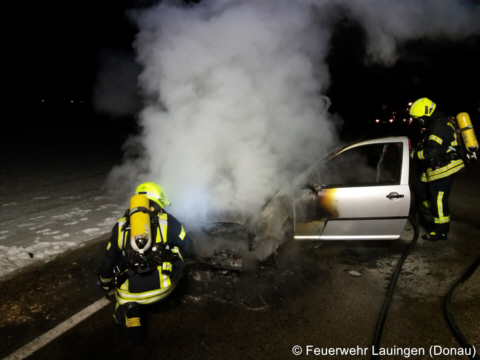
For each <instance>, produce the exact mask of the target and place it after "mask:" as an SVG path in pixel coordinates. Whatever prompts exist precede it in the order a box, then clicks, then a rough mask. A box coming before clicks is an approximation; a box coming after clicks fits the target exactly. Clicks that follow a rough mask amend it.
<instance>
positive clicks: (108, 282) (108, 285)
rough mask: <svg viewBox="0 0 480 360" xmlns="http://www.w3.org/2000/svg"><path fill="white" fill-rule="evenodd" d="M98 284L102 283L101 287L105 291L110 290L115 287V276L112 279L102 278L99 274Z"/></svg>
mask: <svg viewBox="0 0 480 360" xmlns="http://www.w3.org/2000/svg"><path fill="white" fill-rule="evenodd" d="M97 284H98V285H100V287H101V288H102V289H103V290H104V291H106V292H108V291H110V290H111V289H113V278H112V279H105V278H102V277H101V276H99V277H98V281H97Z"/></svg>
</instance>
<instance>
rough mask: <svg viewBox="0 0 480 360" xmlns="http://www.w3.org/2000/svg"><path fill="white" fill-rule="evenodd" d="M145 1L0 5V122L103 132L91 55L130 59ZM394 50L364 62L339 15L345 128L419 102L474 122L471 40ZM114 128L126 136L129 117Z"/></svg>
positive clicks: (335, 94) (475, 58)
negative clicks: (389, 57)
mask: <svg viewBox="0 0 480 360" xmlns="http://www.w3.org/2000/svg"><path fill="white" fill-rule="evenodd" d="M154 3H156V1H153V0H144V1H134V0H123V1H112V0H106V1H101V2H97V3H95V4H94V5H93V4H92V3H85V2H80V1H77V0H74V1H70V2H66V3H64V4H60V5H58V4H57V3H55V4H53V3H49V2H34V3H31V4H28V5H27V4H25V3H22V2H18V3H15V4H9V5H6V6H4V10H3V11H2V13H3V15H4V21H3V22H2V34H3V43H2V48H3V52H2V53H3V54H4V55H3V57H2V58H3V59H2V60H3V64H4V65H3V67H2V72H3V76H2V83H1V96H0V105H1V108H2V113H3V115H4V118H5V119H12V118H16V119H23V121H24V122H25V124H26V125H27V123H28V122H29V121H30V122H31V120H28V119H32V118H35V119H45V120H47V119H48V121H47V122H45V124H43V125H44V126H42V127H41V129H48V128H49V127H50V126H51V125H52V124H53V122H54V120H55V118H58V117H62V118H63V117H65V116H69V117H74V118H83V119H84V120H83V124H84V126H88V127H91V126H99V127H107V128H110V127H112V122H109V121H107V122H104V123H103V124H100V117H101V118H102V119H104V118H105V117H106V118H109V116H108V115H105V114H100V113H98V112H97V111H95V108H94V106H93V102H92V98H93V91H94V87H95V80H96V77H97V72H98V69H99V65H100V64H99V58H100V55H101V53H102V52H103V51H105V50H113V51H126V52H131V53H133V50H132V42H133V41H134V38H135V33H136V30H137V29H136V27H135V25H134V24H133V23H132V22H131V21H130V20H129V19H128V16H127V14H126V11H125V10H126V9H132V8H142V7H148V6H151V5H152V4H154ZM195 3H196V1H190V2H189V3H188V4H187V6H195ZM398 51H399V53H400V57H399V58H400V60H399V61H398V62H397V63H396V64H395V65H394V66H392V67H385V66H382V65H378V64H366V63H365V61H364V60H365V36H364V33H363V30H362V28H361V27H360V26H359V25H358V23H356V22H355V20H353V19H351V18H348V17H347V16H344V17H340V18H339V20H338V21H337V23H336V26H335V32H334V35H333V37H332V40H331V51H330V53H329V55H328V62H329V68H330V73H331V86H330V88H329V90H328V92H327V95H328V96H329V97H330V98H331V100H332V108H331V112H336V113H338V114H340V115H341V116H342V118H343V119H344V121H345V122H346V123H362V124H369V125H371V124H372V123H373V122H374V119H376V118H379V119H381V121H386V120H388V118H389V117H391V114H392V112H393V111H402V110H405V108H406V104H407V103H408V102H409V101H413V100H415V99H416V98H419V97H424V96H426V97H429V98H431V99H433V100H434V101H435V102H437V104H441V107H442V109H444V110H446V111H447V112H451V113H452V114H456V113H458V112H460V111H467V112H468V113H469V114H470V116H471V117H472V119H473V120H474V122H475V121H477V119H478V116H479V108H480V88H479V84H480V71H479V70H478V64H479V63H480V36H476V37H473V36H472V37H469V38H467V39H465V40H463V41H461V42H459V41H449V40H435V39H419V40H415V41H410V42H407V43H404V44H402V45H401V46H400V47H399V49H398ZM132 85H133V84H132ZM85 115H88V116H89V117H88V119H89V120H87V117H86V116H85ZM4 121H7V120H4ZM122 121H123V122H122V124H123V125H125V123H127V125H126V128H127V129H130V127H129V125H128V123H130V124H133V123H134V122H135V120H134V114H132V116H130V117H129V119H127V120H125V119H123V120H122ZM115 123H116V124H118V123H119V121H118V119H116V122H115ZM4 125H5V122H4ZM7 125H9V124H7ZM37 125H38V124H35V126H37ZM123 125H122V126H123ZM59 126H60V127H61V126H64V125H59ZM132 126H133V127H134V125H132ZM7 128H8V126H7ZM57 130H58V129H57ZM127 131H130V130H127Z"/></svg>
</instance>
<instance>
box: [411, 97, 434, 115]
mask: <svg viewBox="0 0 480 360" xmlns="http://www.w3.org/2000/svg"><path fill="white" fill-rule="evenodd" d="M436 106H437V105H436V104H435V103H434V102H433V101H432V100H430V99H427V98H421V99H418V100H417V101H415V102H414V103H413V104H412V106H411V107H410V111H409V113H410V116H411V117H413V118H419V117H422V116H430V115H432V113H433V111H434V110H435V107H436Z"/></svg>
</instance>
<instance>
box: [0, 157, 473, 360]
mask: <svg viewBox="0 0 480 360" xmlns="http://www.w3.org/2000/svg"><path fill="white" fill-rule="evenodd" d="M479 168H480V166H479V164H478V163H475V164H473V165H472V166H470V167H469V169H468V171H466V172H464V173H463V174H461V175H459V177H458V179H457V180H456V183H455V185H454V191H453V194H452V196H451V205H452V206H451V207H452V231H451V234H450V238H449V240H448V241H446V242H441V243H429V242H426V241H423V240H419V241H418V243H417V245H416V247H415V248H414V249H413V251H412V253H411V254H410V256H409V257H408V258H407V259H406V261H405V264H404V266H403V270H402V273H401V274H400V277H399V279H398V283H397V286H396V289H395V293H394V296H393V299H392V303H391V306H390V308H389V311H388V315H387V318H386V322H385V327H384V331H383V333H382V338H381V342H380V345H381V349H379V350H378V351H377V352H378V353H379V355H380V358H381V359H404V358H409V359H431V358H434V359H468V357H467V356H462V355H455V353H456V352H457V353H458V352H461V350H459V348H460V345H459V343H458V341H457V340H456V338H455V337H454V335H453V333H452V331H451V330H450V328H449V326H448V324H447V322H446V320H445V316H444V313H443V302H444V298H445V295H446V294H447V292H448V291H449V289H450V288H451V287H452V285H453V284H454V283H456V281H457V280H458V279H459V278H460V277H461V276H462V274H464V272H465V271H466V269H467V268H468V266H469V265H470V264H471V263H472V262H473V260H474V259H475V258H476V257H477V256H479V255H480V246H479V241H480V223H479V215H480V214H479V213H480V212H479V205H478V199H479V196H480V189H479V188H478V185H477V179H478V178H479V177H478V176H479V175H480V171H479ZM412 238H413V230H412V226H410V225H409V224H407V226H406V228H405V234H404V236H402V239H401V240H398V241H388V242H386V241H370V242H368V241H359V242H291V243H288V244H286V245H285V246H284V247H283V248H282V249H281V251H280V257H279V259H280V260H279V264H278V266H274V265H273V263H266V264H257V266H255V267H253V268H252V269H250V270H249V271H246V272H242V273H238V272H234V271H222V270H216V269H211V268H207V267H204V266H202V265H200V264H198V263H194V262H192V263H191V264H190V265H189V267H188V272H187V276H186V278H185V280H184V282H183V284H182V286H181V287H180V288H179V289H178V291H177V293H176V294H175V296H173V297H172V298H171V299H170V300H169V301H166V302H164V303H163V304H162V305H161V306H160V307H158V308H156V309H154V310H153V311H152V312H151V314H150V316H149V321H148V324H147V328H148V333H147V340H146V342H145V344H144V345H143V346H141V347H132V346H130V345H129V344H128V343H127V342H126V341H125V333H124V329H122V328H121V327H119V326H118V325H117V324H116V323H115V321H114V320H113V318H112V310H113V307H114V303H113V302H111V301H110V302H105V304H106V305H105V306H101V307H100V309H99V310H98V311H96V312H94V313H93V314H92V315H91V316H89V317H87V318H86V319H85V320H83V321H81V322H80V323H79V324H77V325H75V326H73V327H72V328H70V329H69V330H68V331H66V332H64V333H62V334H60V335H59V336H58V337H57V338H55V339H53V340H52V341H50V342H48V343H47V344H46V345H44V346H43V347H41V348H40V349H38V350H37V351H35V352H33V353H32V354H31V355H30V356H29V357H27V358H28V359H49V360H53V359H164V358H179V359H182V358H183V359H199V360H200V359H259V360H260V359H262V360H263V359H301V358H307V359H370V358H371V357H372V348H371V344H372V341H373V335H374V332H375V329H376V325H377V320H378V317H379V315H380V311H381V308H382V304H383V301H384V299H385V295H386V292H387V287H388V285H389V283H390V280H391V277H392V273H393V270H394V268H395V265H396V264H397V262H398V259H399V258H400V256H401V255H402V253H403V252H404V251H405V249H406V247H407V246H408V244H409V243H410V241H411V239H412ZM106 241H107V238H106V237H103V238H99V239H96V240H94V241H92V242H90V243H89V244H87V245H85V246H84V247H82V248H81V249H79V250H75V251H71V252H68V253H66V254H63V255H61V256H59V257H58V258H56V259H55V260H53V261H51V262H49V263H47V264H44V265H37V266H35V267H32V268H26V269H24V270H22V271H21V272H19V273H17V274H15V276H13V277H11V278H9V279H6V280H4V281H2V282H1V283H0V294H2V302H1V305H0V310H1V314H2V316H1V317H0V358H4V357H7V356H8V355H10V354H15V351H17V350H18V349H25V347H24V346H26V345H28V344H30V343H31V342H32V341H35V339H37V338H38V337H39V336H41V335H43V334H45V333H47V332H48V331H49V330H51V329H53V328H55V327H56V326H57V325H59V324H61V323H63V322H64V321H65V320H68V319H70V318H71V317H72V316H73V315H75V314H77V313H79V312H80V311H81V310H82V309H85V308H86V307H87V306H89V305H91V304H94V303H96V302H97V301H98V300H99V299H102V298H105V296H104V294H103V292H102V291H101V290H100V289H99V288H98V287H97V285H96V274H95V272H96V269H97V266H98V261H99V257H100V255H101V253H102V251H103V249H104V247H105V245H106ZM479 284H480V269H478V270H477V271H476V272H475V273H474V274H473V275H472V276H471V277H470V279H468V280H467V281H466V282H465V283H464V284H462V285H461V286H460V287H459V288H458V289H457V290H456V291H455V293H454V296H453V299H452V303H451V312H452V314H453V316H454V318H455V321H456V324H457V325H458V328H459V329H460V330H461V331H462V333H463V335H464V337H465V338H466V339H467V340H468V341H469V343H470V344H472V345H474V346H476V350H477V351H480V321H479V320H480V307H479V303H480V302H479V299H480V285H479ZM110 300H111V299H110ZM296 346H298V347H296ZM431 350H432V351H436V353H435V354H434V355H433V356H431V355H430V353H429V352H430V351H431ZM294 351H301V352H302V353H301V354H300V355H294V353H293V352H294ZM340 351H350V353H349V354H347V355H340V353H339V352H340ZM384 353H385V355H384ZM389 354H392V355H389ZM10 358H13V357H10ZM19 358H22V357H19Z"/></svg>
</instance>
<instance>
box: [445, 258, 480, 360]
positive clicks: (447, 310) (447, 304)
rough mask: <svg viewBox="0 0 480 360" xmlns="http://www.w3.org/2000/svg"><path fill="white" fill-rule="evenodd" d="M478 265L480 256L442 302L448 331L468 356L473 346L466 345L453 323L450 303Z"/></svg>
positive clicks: (471, 356) (478, 357)
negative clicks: (454, 294)
mask: <svg viewBox="0 0 480 360" xmlns="http://www.w3.org/2000/svg"><path fill="white" fill-rule="evenodd" d="M479 265H480V255H479V256H477V258H476V259H475V260H474V261H473V263H472V264H471V265H470V267H469V268H468V269H467V271H466V272H465V273H464V274H463V275H462V277H460V279H459V280H458V281H457V282H456V283H455V284H453V286H452V287H451V288H450V291H449V292H448V294H447V295H446V296H445V300H444V302H443V311H444V314H445V318H446V320H447V323H448V326H449V327H450V330H452V333H453V335H454V336H455V338H456V339H457V341H458V343H459V344H460V345H461V346H462V347H463V348H464V349H465V350H466V351H465V353H466V354H468V353H469V352H470V351H471V350H472V349H473V346H472V345H471V344H469V343H468V341H467V340H466V339H465V337H464V336H463V334H462V332H461V331H460V329H459V328H458V326H457V324H456V323H455V320H454V318H453V315H452V312H451V311H450V303H451V302H452V297H453V293H454V292H455V290H456V289H457V287H458V286H459V285H461V284H463V283H464V282H465V281H467V280H468V278H469V277H470V276H472V274H473V273H474V272H475V270H476V269H477V267H478V266H479ZM468 357H469V358H470V359H474V360H479V359H480V356H478V355H477V354H472V355H468Z"/></svg>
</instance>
